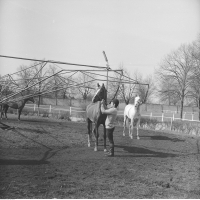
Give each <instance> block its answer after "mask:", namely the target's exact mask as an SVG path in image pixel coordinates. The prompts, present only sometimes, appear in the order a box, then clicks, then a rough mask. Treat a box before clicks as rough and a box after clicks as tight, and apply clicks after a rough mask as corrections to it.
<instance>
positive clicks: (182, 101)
mask: <svg viewBox="0 0 200 200" xmlns="http://www.w3.org/2000/svg"><path fill="white" fill-rule="evenodd" d="M183 103H184V100H183V98H181V116H180V117H181V119H183Z"/></svg>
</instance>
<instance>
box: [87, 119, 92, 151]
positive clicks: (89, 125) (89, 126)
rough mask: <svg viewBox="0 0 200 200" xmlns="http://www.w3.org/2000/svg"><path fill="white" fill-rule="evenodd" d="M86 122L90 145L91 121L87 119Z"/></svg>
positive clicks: (89, 143)
mask: <svg viewBox="0 0 200 200" xmlns="http://www.w3.org/2000/svg"><path fill="white" fill-rule="evenodd" d="M87 123H88V147H90V146H91V131H92V130H91V124H92V122H91V121H90V119H89V118H88V119H87Z"/></svg>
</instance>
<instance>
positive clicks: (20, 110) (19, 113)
mask: <svg viewBox="0 0 200 200" xmlns="http://www.w3.org/2000/svg"><path fill="white" fill-rule="evenodd" d="M21 112H22V109H18V120H19V121H20V115H21Z"/></svg>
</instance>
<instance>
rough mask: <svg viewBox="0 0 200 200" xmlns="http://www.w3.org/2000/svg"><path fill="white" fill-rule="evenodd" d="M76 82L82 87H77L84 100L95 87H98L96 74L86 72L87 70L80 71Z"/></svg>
mask: <svg viewBox="0 0 200 200" xmlns="http://www.w3.org/2000/svg"><path fill="white" fill-rule="evenodd" d="M76 82H77V84H78V83H79V85H80V87H77V90H78V93H79V94H80V95H81V97H82V99H83V100H86V99H87V98H88V96H89V95H90V94H91V93H92V91H93V89H95V88H96V87H95V75H90V74H89V73H88V74H86V73H85V72H79V75H78V77H77V79H76Z"/></svg>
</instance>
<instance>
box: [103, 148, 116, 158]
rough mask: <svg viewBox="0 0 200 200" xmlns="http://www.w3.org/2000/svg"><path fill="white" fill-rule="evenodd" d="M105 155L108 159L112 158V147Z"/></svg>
mask: <svg viewBox="0 0 200 200" xmlns="http://www.w3.org/2000/svg"><path fill="white" fill-rule="evenodd" d="M105 155H106V156H108V157H114V147H111V148H110V149H109V151H108V152H107V153H106V154H105Z"/></svg>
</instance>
